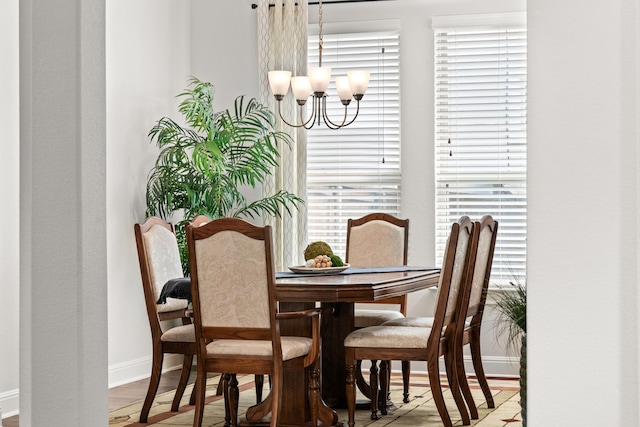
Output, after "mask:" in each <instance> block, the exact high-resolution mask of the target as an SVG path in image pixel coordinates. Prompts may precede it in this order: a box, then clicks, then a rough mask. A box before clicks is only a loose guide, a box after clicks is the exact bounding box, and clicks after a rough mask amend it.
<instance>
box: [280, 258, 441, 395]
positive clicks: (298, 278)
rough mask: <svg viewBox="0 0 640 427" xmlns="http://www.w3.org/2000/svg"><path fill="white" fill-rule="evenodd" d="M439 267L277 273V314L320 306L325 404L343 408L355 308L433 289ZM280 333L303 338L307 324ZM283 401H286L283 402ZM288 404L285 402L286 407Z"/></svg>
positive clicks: (284, 324)
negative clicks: (346, 346)
mask: <svg viewBox="0 0 640 427" xmlns="http://www.w3.org/2000/svg"><path fill="white" fill-rule="evenodd" d="M439 279H440V269H438V268H429V267H408V266H400V267H382V268H375V269H374V268H369V269H357V268H350V269H347V270H346V271H344V272H342V273H340V274H335V275H322V274H293V273H278V275H277V278H276V288H277V299H278V301H279V304H280V311H296V310H304V309H308V308H312V307H315V306H316V303H320V306H321V307H322V308H323V313H322V316H321V329H320V334H321V339H322V355H321V395H322V398H323V399H324V402H326V404H327V405H329V406H331V407H344V406H345V405H346V392H345V384H346V376H347V371H346V365H345V354H344V339H345V338H346V336H347V335H348V334H349V333H350V332H351V331H353V330H354V305H355V303H358V302H371V301H376V300H381V299H385V298H388V297H393V296H399V295H404V294H407V293H410V292H415V291H419V290H422V289H427V288H430V287H435V286H437V285H438V281H439ZM280 328H281V332H282V333H283V335H305V334H308V331H309V330H310V324H309V323H307V322H306V321H292V322H281V325H280ZM283 403H284V402H283ZM285 405H286V404H285Z"/></svg>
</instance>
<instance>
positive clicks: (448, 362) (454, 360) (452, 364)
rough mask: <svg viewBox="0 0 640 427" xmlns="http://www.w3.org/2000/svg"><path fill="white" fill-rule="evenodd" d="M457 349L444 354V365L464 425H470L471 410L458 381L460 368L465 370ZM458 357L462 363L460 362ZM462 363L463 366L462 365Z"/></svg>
mask: <svg viewBox="0 0 640 427" xmlns="http://www.w3.org/2000/svg"><path fill="white" fill-rule="evenodd" d="M456 350H457V349H455V350H454V349H450V350H449V351H447V353H446V354H445V355H444V365H445V367H446V370H447V380H448V381H449V390H451V394H452V395H453V401H454V402H455V403H456V407H457V408H458V412H459V413H460V417H461V418H462V425H465V426H468V425H470V424H471V420H470V419H469V412H467V407H466V405H465V402H464V398H463V397H462V393H461V392H460V383H459V382H458V369H460V368H461V369H462V372H464V365H462V354H460V352H459V351H456ZM458 359H459V362H460V364H458ZM461 365H462V366H461Z"/></svg>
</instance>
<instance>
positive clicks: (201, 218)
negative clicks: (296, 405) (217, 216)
mask: <svg viewBox="0 0 640 427" xmlns="http://www.w3.org/2000/svg"><path fill="white" fill-rule="evenodd" d="M208 222H211V218H209V217H208V216H207V215H197V216H195V217H194V218H193V219H192V220H191V221H190V222H189V224H190V225H191V226H192V227H201V226H203V225H204V224H206V223H208ZM254 381H255V384H256V403H260V402H262V390H263V388H264V375H258V374H256V375H255V378H254ZM223 386H224V374H222V375H221V376H220V380H219V381H218V387H217V389H216V395H217V396H220V395H222V393H223Z"/></svg>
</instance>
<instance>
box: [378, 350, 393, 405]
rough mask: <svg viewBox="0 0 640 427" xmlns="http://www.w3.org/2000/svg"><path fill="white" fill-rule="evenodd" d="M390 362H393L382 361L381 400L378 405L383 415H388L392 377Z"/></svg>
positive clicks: (379, 393) (379, 394)
mask: <svg viewBox="0 0 640 427" xmlns="http://www.w3.org/2000/svg"><path fill="white" fill-rule="evenodd" d="M389 363H391V362H390V361H389V360H381V361H380V391H379V392H378V396H379V397H380V399H379V400H380V402H378V406H379V407H380V413H381V414H382V415H387V395H388V394H389V380H390V379H391V376H390V373H391V369H389Z"/></svg>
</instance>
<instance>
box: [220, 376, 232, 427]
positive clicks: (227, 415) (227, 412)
mask: <svg viewBox="0 0 640 427" xmlns="http://www.w3.org/2000/svg"><path fill="white" fill-rule="evenodd" d="M230 379H231V375H229V374H224V375H223V376H222V394H223V396H224V427H230V426H231V406H230V404H229V381H230Z"/></svg>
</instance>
